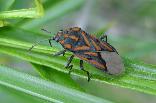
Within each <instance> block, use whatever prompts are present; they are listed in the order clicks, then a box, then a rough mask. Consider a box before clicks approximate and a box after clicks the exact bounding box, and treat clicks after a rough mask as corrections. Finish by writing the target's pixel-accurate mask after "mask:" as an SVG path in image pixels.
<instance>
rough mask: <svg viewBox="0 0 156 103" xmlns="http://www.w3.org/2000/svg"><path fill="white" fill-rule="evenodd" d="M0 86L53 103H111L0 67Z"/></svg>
mask: <svg viewBox="0 0 156 103" xmlns="http://www.w3.org/2000/svg"><path fill="white" fill-rule="evenodd" d="M0 84H1V85H4V86H6V87H9V88H12V89H15V90H17V91H21V92H24V93H26V94H29V95H32V96H34V98H40V99H42V100H45V101H44V102H46V101H49V102H55V103H72V102H74V103H97V102H99V103H111V102H109V101H106V100H103V99H101V98H98V97H95V96H91V95H89V94H85V93H83V92H80V91H77V90H73V89H69V88H66V87H64V86H62V85H58V84H55V83H53V82H48V81H45V80H42V79H40V78H37V77H34V76H31V75H28V74H25V73H20V72H17V71H14V70H13V69H9V68H6V67H4V66H0Z"/></svg>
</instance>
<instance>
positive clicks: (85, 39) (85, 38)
mask: <svg viewBox="0 0 156 103" xmlns="http://www.w3.org/2000/svg"><path fill="white" fill-rule="evenodd" d="M81 34H82V36H83V38H84V41H85V43H86V44H87V45H88V46H90V43H89V41H88V39H87V37H86V33H85V32H84V31H82V33H81Z"/></svg>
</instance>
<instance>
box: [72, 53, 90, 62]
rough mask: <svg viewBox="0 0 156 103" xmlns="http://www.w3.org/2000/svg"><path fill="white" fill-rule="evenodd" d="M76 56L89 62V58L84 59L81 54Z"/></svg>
mask: <svg viewBox="0 0 156 103" xmlns="http://www.w3.org/2000/svg"><path fill="white" fill-rule="evenodd" d="M75 56H77V57H79V58H80V59H82V60H85V61H88V59H87V58H85V57H83V56H81V55H79V54H75Z"/></svg>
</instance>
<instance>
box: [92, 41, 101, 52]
mask: <svg viewBox="0 0 156 103" xmlns="http://www.w3.org/2000/svg"><path fill="white" fill-rule="evenodd" d="M91 41H92V44H93V45H94V47H95V49H96V50H101V48H100V47H99V46H98V45H97V44H96V43H95V42H94V41H93V40H92V39H91Z"/></svg>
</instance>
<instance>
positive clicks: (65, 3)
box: [21, 0, 84, 29]
mask: <svg viewBox="0 0 156 103" xmlns="http://www.w3.org/2000/svg"><path fill="white" fill-rule="evenodd" d="M83 2H84V0H62V1H61V2H59V3H57V4H56V5H53V6H52V7H51V8H48V9H47V10H45V15H44V17H43V18H40V19H34V20H30V21H28V22H26V23H24V24H22V25H21V26H22V27H23V28H27V29H33V28H35V27H38V26H43V25H44V24H46V23H47V22H48V21H50V20H51V21H52V20H54V19H55V18H57V17H61V16H62V15H63V14H65V13H67V12H69V11H73V10H74V9H75V8H77V7H79V6H80V5H81V4H82V3H83Z"/></svg>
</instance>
